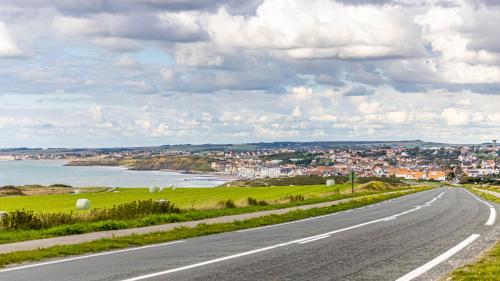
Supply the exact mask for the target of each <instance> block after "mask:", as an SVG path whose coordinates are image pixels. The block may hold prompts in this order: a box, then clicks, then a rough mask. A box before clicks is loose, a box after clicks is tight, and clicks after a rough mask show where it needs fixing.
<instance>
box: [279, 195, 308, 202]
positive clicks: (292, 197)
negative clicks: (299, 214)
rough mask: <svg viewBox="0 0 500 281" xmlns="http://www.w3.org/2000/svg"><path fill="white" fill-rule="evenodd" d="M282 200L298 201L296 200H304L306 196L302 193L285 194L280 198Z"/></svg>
mask: <svg viewBox="0 0 500 281" xmlns="http://www.w3.org/2000/svg"><path fill="white" fill-rule="evenodd" d="M281 199H282V200H283V201H290V202H298V201H304V200H306V198H305V197H304V195H302V194H297V195H292V194H290V195H287V196H285V197H282V198H281Z"/></svg>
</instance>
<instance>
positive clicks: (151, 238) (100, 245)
mask: <svg viewBox="0 0 500 281" xmlns="http://www.w3.org/2000/svg"><path fill="white" fill-rule="evenodd" d="M427 189H428V188H420V189H414V190H411V191H407V192H399V193H393V194H379V195H373V196H370V197H365V198H363V199H356V200H353V201H351V202H348V203H342V204H339V205H335V206H331V207H325V208H316V209H309V210H298V211H292V212H288V213H286V214H283V215H270V216H264V217H259V218H253V219H248V220H243V221H236V222H233V223H220V224H210V225H206V224H201V225H198V226H197V227H194V228H185V227H184V228H176V229H174V230H171V231H166V232H158V233H151V234H145V235H131V236H125V237H116V238H112V239H100V240H96V241H92V242H87V243H81V244H76V245H64V246H54V247H50V248H45V249H37V250H30V251H20V252H14V253H7V254H0V266H6V265H9V264H13V263H21V262H28V261H38V260H42V259H47V258H56V257H63V256H69V255H78V254H85V253H93V252H102V251H106V250H113V249H120V248H126V247H134V246H143V245H147V244H155V243H162V242H167V241H173V240H179V239H186V238H191V237H197V236H203V235H210V234H216V233H222V232H228V231H235V230H240V229H246V228H253V227H259V226H264V225H271V224H277V223H283V222H287V221H293V220H299V219H304V218H308V217H314V216H320V215H324V214H329V213H334V212H339V211H343V210H347V209H352V208H357V207H361V206H364V205H368V204H373V203H377V202H380V201H383V200H387V199H391V198H395V197H399V196H402V195H406V194H410V193H415V192H419V191H422V190H427Z"/></svg>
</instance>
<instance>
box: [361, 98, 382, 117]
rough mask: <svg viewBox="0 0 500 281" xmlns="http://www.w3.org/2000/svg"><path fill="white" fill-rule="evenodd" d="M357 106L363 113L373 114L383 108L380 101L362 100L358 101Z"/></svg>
mask: <svg viewBox="0 0 500 281" xmlns="http://www.w3.org/2000/svg"><path fill="white" fill-rule="evenodd" d="M356 107H357V109H358V111H359V112H360V113H362V114H373V113H376V112H378V111H380V109H381V105H380V103H379V102H375V101H374V102H361V103H357V104H356Z"/></svg>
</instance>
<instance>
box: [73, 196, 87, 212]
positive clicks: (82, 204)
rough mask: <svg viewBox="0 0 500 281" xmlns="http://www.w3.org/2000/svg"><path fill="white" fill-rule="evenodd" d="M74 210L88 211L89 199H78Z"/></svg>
mask: <svg viewBox="0 0 500 281" xmlns="http://www.w3.org/2000/svg"><path fill="white" fill-rule="evenodd" d="M76 209H77V210H88V209H90V200H89V199H84V198H82V199H78V200H76Z"/></svg>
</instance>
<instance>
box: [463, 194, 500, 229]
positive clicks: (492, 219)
mask: <svg viewBox="0 0 500 281" xmlns="http://www.w3.org/2000/svg"><path fill="white" fill-rule="evenodd" d="M465 191H467V193H469V194H470V195H471V196H472V197H474V198H476V200H478V201H479V202H481V203H483V204H485V205H486V206H488V207H489V208H490V216H489V217H488V220H487V221H486V223H485V224H484V225H493V224H495V219H496V217H497V210H496V209H495V206H493V205H491V204H490V203H488V202H486V201H484V200H481V199H479V198H478V197H477V196H476V195H474V194H472V192H470V191H468V190H467V189H466V190H465Z"/></svg>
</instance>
